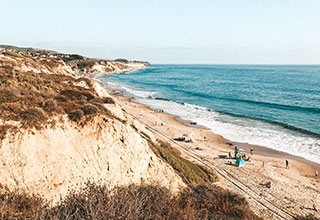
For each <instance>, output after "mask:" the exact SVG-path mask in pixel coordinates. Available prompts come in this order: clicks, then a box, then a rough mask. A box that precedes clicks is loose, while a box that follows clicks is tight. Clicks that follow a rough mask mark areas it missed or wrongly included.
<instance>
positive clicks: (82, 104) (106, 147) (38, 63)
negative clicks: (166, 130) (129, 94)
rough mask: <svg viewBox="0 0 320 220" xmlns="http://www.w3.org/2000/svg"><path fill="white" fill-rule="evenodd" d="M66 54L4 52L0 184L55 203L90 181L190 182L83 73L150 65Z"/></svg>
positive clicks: (175, 185)
mask: <svg viewBox="0 0 320 220" xmlns="http://www.w3.org/2000/svg"><path fill="white" fill-rule="evenodd" d="M71 57H72V56H71ZM68 58H69V60H64V59H66V57H65V56H62V55H61V54H60V55H59V54H55V53H53V52H44V51H36V50H35V51H33V50H30V49H25V50H24V49H23V50H18V49H2V50H1V51H0V181H1V184H2V185H4V186H7V187H8V188H10V189H13V190H15V189H24V190H26V191H27V192H30V193H35V194H40V195H41V196H42V197H43V198H46V199H48V200H50V201H53V202H56V201H58V200H59V199H60V198H61V197H64V196H65V195H66V194H67V193H68V192H69V191H70V190H71V189H77V188H79V187H80V186H82V185H83V184H84V183H85V182H86V181H92V182H95V183H100V184H103V185H106V186H108V187H110V188H113V187H115V186H122V185H129V184H131V183H137V184H140V183H142V182H143V183H150V184H151V183H152V184H156V185H161V186H165V187H167V188H169V189H171V190H172V191H177V190H178V189H179V188H180V187H183V186H185V184H184V183H183V181H182V179H181V178H180V177H179V176H178V175H177V174H176V173H175V172H174V170H173V169H172V168H171V167H170V166H169V165H168V164H167V163H165V162H163V161H162V160H161V159H159V158H158V157H157V156H156V155H155V154H154V152H153V151H152V150H151V149H150V147H149V142H150V140H153V141H155V137H153V135H152V133H151V132H149V131H148V130H147V129H145V128H144V126H142V125H141V124H140V123H139V122H137V121H135V120H133V119H132V118H131V117H130V115H128V114H126V112H125V111H124V110H123V109H121V108H120V107H119V106H118V105H117V103H115V102H114V100H113V99H112V97H111V96H110V95H109V94H108V93H107V92H106V91H105V90H104V89H103V88H101V86H100V85H99V84H97V83H95V82H93V81H91V80H89V79H88V78H84V77H82V76H88V75H90V76H92V75H95V74H106V73H112V72H118V71H128V70H132V69H135V68H143V67H144V65H145V63H139V62H123V61H102V60H96V59H84V58H83V57H76V59H71V60H70V56H68ZM88 63H90V65H87V64H88ZM84 64H85V65H84ZM92 64H93V65H92ZM146 134H147V136H148V138H147V139H146V138H145V135H146Z"/></svg>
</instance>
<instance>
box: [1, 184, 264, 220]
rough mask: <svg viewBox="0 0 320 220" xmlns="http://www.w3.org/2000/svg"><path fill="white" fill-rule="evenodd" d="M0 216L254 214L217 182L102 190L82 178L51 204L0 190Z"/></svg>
mask: <svg viewBox="0 0 320 220" xmlns="http://www.w3.org/2000/svg"><path fill="white" fill-rule="evenodd" d="M0 216H1V218H2V219H39V220H40V219H97V220H98V219H101V220H102V219H124V220H125V219H128V220H129V219H130V220H131V219H159V220H160V219H260V218H259V217H257V216H256V215H255V214H254V213H253V212H252V211H251V210H250V209H249V207H248V203H247V202H246V200H245V199H244V198H242V197H239V196H237V195H235V194H232V193H230V192H229V191H225V190H223V189H221V188H220V187H217V186H211V187H210V186H201V185H198V186H192V187H190V188H186V189H184V190H182V191H180V192H179V194H178V195H172V194H171V192H170V191H169V190H168V189H166V188H164V187H160V186H150V185H139V186H137V185H129V186H126V187H116V188H114V189H113V190H108V189H107V188H106V187H105V186H98V185H96V184H92V183H88V184H87V185H86V187H84V188H82V189H81V190H80V191H71V192H70V193H69V195H68V196H67V197H66V198H65V199H64V200H62V201H61V202H60V203H59V204H57V205H56V206H53V207H51V206H50V205H49V204H48V203H46V202H45V201H44V200H43V199H41V198H40V197H37V196H35V195H33V196H29V195H27V194H26V193H24V192H23V191H21V192H10V191H8V190H5V189H2V192H1V194H0Z"/></svg>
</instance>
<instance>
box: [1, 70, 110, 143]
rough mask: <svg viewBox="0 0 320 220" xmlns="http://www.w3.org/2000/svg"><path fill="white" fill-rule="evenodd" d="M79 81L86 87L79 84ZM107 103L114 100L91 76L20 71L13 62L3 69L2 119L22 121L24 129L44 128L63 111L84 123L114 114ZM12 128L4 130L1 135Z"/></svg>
mask: <svg viewBox="0 0 320 220" xmlns="http://www.w3.org/2000/svg"><path fill="white" fill-rule="evenodd" d="M79 82H83V83H84V84H86V88H84V87H80V86H77V84H78V83H79ZM104 104H114V100H113V99H112V98H108V97H106V98H100V97H99V96H98V95H97V93H96V91H95V90H94V89H93V87H92V83H91V81H90V80H89V79H87V78H79V79H75V78H73V77H71V76H66V75H56V74H50V75H49V74H44V73H34V72H18V71H15V70H14V69H13V68H12V67H11V66H10V65H8V66H2V68H0V119H2V120H3V121H18V122H20V124H21V127H23V128H36V129H41V128H44V127H46V126H47V125H49V124H50V123H51V121H50V118H52V117H53V116H56V115H61V114H67V115H68V116H69V119H70V120H71V121H74V122H76V123H78V124H79V125H82V126H84V125H85V124H86V123H87V122H89V121H90V120H91V119H92V118H94V117H95V116H97V115H107V116H109V117H112V115H111V114H110V112H109V111H108V110H107V109H106V107H105V106H104ZM8 130H10V129H2V132H1V135H0V138H3V137H4V136H5V133H6V132H7V131H8Z"/></svg>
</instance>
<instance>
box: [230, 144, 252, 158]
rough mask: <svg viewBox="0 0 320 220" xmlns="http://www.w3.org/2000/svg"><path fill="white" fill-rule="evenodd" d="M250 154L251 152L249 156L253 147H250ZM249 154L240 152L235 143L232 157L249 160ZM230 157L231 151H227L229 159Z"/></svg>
mask: <svg viewBox="0 0 320 220" xmlns="http://www.w3.org/2000/svg"><path fill="white" fill-rule="evenodd" d="M250 154H251V156H252V155H253V148H250ZM251 156H248V157H247V155H245V154H242V153H241V151H240V149H239V148H238V146H237V145H235V146H234V157H233V158H242V159H243V160H245V161H249V162H251V160H252V159H251ZM231 158H232V156H231V152H229V159H231Z"/></svg>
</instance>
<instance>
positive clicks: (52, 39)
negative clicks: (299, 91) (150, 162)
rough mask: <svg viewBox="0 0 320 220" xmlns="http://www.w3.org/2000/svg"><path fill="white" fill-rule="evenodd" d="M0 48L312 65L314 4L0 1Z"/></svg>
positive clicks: (313, 0)
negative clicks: (18, 47) (11, 46)
mask: <svg viewBox="0 0 320 220" xmlns="http://www.w3.org/2000/svg"><path fill="white" fill-rule="evenodd" d="M0 21H1V29H0V44H12V45H17V46H32V47H38V48H47V49H53V50H57V51H60V52H66V53H79V54H82V55H86V56H89V57H99V58H109V59H114V58H128V59H137V60H147V61H150V62H152V63H226V64H229V63H234V64H238V63H241V64H263V63H266V64H273V63H274V64H305V63H308V64H319V63H320V1H319V0H193V1H191V0H181V1H180V0H170V1H169V0H117V1H116V0H114V1H113V0H106V1H102V0H101V1H99V0H96V1H95V0H90V1H89V0H87V1H84V0H54V1H45V0H41V1H40V0H19V1H18V0H10V1H9V0H0Z"/></svg>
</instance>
